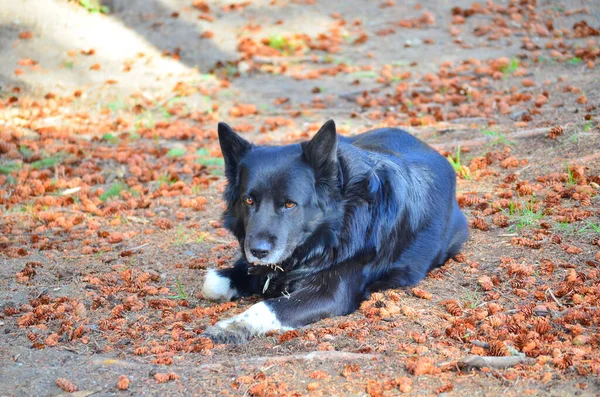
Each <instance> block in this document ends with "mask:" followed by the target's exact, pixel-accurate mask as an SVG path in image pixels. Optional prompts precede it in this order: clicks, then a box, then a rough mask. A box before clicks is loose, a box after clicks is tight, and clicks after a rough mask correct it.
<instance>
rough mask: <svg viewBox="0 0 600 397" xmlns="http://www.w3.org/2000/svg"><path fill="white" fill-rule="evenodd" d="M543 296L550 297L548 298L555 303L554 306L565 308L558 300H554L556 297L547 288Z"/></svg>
mask: <svg viewBox="0 0 600 397" xmlns="http://www.w3.org/2000/svg"><path fill="white" fill-rule="evenodd" d="M545 294H546V296H548V295H550V297H551V298H552V299H553V300H554V302H556V304H558V306H560V307H565V305H563V304H562V303H561V302H560V301H559V300H558V299H556V296H554V293H553V292H552V289H551V288H548V289H547V290H546V292H545Z"/></svg>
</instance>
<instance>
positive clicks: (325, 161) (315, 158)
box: [302, 120, 338, 179]
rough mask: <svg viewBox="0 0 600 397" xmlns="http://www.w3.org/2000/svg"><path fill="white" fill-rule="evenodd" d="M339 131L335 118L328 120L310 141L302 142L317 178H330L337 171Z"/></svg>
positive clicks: (307, 159)
mask: <svg viewBox="0 0 600 397" xmlns="http://www.w3.org/2000/svg"><path fill="white" fill-rule="evenodd" d="M337 143H338V138H337V133H336V130H335V123H334V122H333V120H329V121H327V122H326V123H325V124H323V126H322V127H321V129H320V130H319V132H317V134H316V135H315V136H314V137H313V138H312V139H311V140H310V141H308V142H304V143H302V152H303V153H304V157H305V158H306V161H308V163H309V164H310V165H312V167H313V168H314V170H315V173H316V174H317V179H322V178H326V179H330V178H333V177H335V175H336V173H337V146H338V145H337Z"/></svg>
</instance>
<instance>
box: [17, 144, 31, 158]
mask: <svg viewBox="0 0 600 397" xmlns="http://www.w3.org/2000/svg"><path fill="white" fill-rule="evenodd" d="M19 152H20V153H21V154H22V155H23V157H25V158H29V157H31V156H32V155H33V151H32V150H31V149H29V148H28V147H27V146H25V145H21V146H19Z"/></svg>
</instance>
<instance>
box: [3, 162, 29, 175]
mask: <svg viewBox="0 0 600 397" xmlns="http://www.w3.org/2000/svg"><path fill="white" fill-rule="evenodd" d="M21 168H23V164H21V163H8V164H3V165H0V174H4V175H10V174H11V173H13V172H14V171H18V170H20V169H21Z"/></svg>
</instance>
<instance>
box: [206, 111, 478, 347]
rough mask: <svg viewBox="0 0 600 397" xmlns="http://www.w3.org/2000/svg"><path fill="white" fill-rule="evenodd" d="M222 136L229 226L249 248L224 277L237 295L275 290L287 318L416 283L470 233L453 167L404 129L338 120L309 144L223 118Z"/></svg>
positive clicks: (308, 318)
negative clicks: (249, 134)
mask: <svg viewBox="0 0 600 397" xmlns="http://www.w3.org/2000/svg"><path fill="white" fill-rule="evenodd" d="M219 139H220V143H221V149H222V152H223V157H224V159H225V174H226V177H227V180H228V185H227V188H226V190H225V193H224V198H225V201H226V203H227V209H226V210H225V213H224V222H225V226H226V227H227V228H228V229H229V230H230V231H231V232H232V233H233V234H234V235H235V236H236V238H237V239H238V240H239V242H240V246H241V251H242V253H241V258H240V259H239V260H238V261H237V262H236V263H235V265H234V266H233V267H232V268H229V269H225V270H221V271H220V275H222V276H226V277H228V278H229V279H230V280H231V287H232V288H234V289H235V290H236V291H237V294H236V295H237V296H248V295H252V294H262V295H264V296H265V297H267V298H270V299H268V300H267V301H266V304H267V305H268V307H269V308H270V309H271V310H272V311H273V312H274V313H275V314H276V316H277V319H278V320H279V321H280V322H281V324H282V325H284V326H288V327H299V326H303V325H307V324H310V323H312V322H315V321H318V320H320V319H323V318H326V317H331V316H336V315H344V314H348V313H351V312H352V311H354V310H356V309H357V307H358V306H359V305H360V302H361V301H362V300H363V299H365V298H366V297H367V296H368V295H369V294H370V293H371V292H373V291H378V290H384V289H388V288H396V287H404V286H409V285H414V284H416V283H418V282H419V281H420V280H421V279H423V277H425V275H426V273H427V272H428V271H429V270H431V269H433V268H435V267H437V266H440V265H442V264H444V263H445V262H446V260H448V259H449V258H451V257H453V256H454V255H456V254H457V253H458V252H459V250H460V249H461V247H462V245H463V243H464V242H465V241H466V240H467V238H468V226H467V221H466V219H465V216H464V215H463V214H462V212H461V211H460V209H459V207H458V205H457V203H456V198H455V184H456V175H455V172H454V170H453V169H452V167H451V166H450V164H449V163H448V161H447V160H446V159H445V158H444V157H442V156H441V155H440V154H439V153H437V152H436V151H435V150H434V149H432V148H431V147H429V146H428V145H426V144H425V143H423V142H421V141H419V140H418V139H417V138H415V137H413V136H412V135H410V134H408V133H407V132H405V131H402V130H399V129H394V128H383V129H378V130H373V131H369V132H366V133H364V134H361V135H358V136H355V137H352V138H345V137H342V136H337V135H336V130H335V124H334V123H333V121H328V122H327V123H325V125H323V127H322V128H321V130H319V132H318V133H317V135H315V137H314V138H313V139H312V140H310V141H308V142H304V143H301V144H296V145H288V146H277V147H264V146H254V145H252V144H250V143H249V142H247V141H245V140H244V139H242V138H241V137H239V136H238V135H237V134H236V133H235V132H234V131H233V130H232V129H231V128H230V127H229V126H227V125H226V124H224V123H220V124H219ZM248 202H250V203H251V204H248ZM286 203H287V205H292V204H293V203H295V204H296V205H295V206H293V207H292V208H286ZM290 203H292V204H290ZM255 254H256V255H255ZM261 255H265V256H264V258H260V257H259V256H261ZM251 263H257V264H251ZM275 265H276V266H275ZM267 278H268V279H269V282H268V284H267V285H266V283H267ZM265 286H266V287H267V288H266V290H264V289H265ZM263 290H264V293H263ZM215 339H219V337H218V336H217V337H215ZM227 340H228V341H229V339H227Z"/></svg>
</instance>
